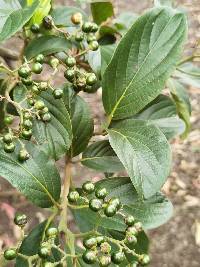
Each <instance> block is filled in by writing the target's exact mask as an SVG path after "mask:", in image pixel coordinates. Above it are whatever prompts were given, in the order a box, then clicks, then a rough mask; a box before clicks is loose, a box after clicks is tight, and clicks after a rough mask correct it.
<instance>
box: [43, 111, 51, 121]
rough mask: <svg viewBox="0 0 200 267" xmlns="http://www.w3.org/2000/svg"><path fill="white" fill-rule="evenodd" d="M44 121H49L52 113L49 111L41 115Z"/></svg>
mask: <svg viewBox="0 0 200 267" xmlns="http://www.w3.org/2000/svg"><path fill="white" fill-rule="evenodd" d="M41 118H42V121H43V122H49V121H50V120H51V114H50V113H49V112H47V113H45V114H43V115H42V116H41Z"/></svg>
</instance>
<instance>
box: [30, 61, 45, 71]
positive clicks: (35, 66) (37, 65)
mask: <svg viewBox="0 0 200 267" xmlns="http://www.w3.org/2000/svg"><path fill="white" fill-rule="evenodd" d="M42 69H43V67H42V64H41V63H39V62H36V63H34V64H33V66H32V72H34V73H36V74H40V73H41V72H42Z"/></svg>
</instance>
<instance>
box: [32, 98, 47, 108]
mask: <svg viewBox="0 0 200 267" xmlns="http://www.w3.org/2000/svg"><path fill="white" fill-rule="evenodd" d="M34 107H35V109H37V110H42V109H43V108H44V107H45V104H44V102H43V101H42V100H38V101H37V102H35V105H34Z"/></svg>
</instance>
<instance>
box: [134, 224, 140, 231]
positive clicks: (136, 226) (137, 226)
mask: <svg viewBox="0 0 200 267" xmlns="http://www.w3.org/2000/svg"><path fill="white" fill-rule="evenodd" d="M134 227H135V229H136V230H137V231H138V232H141V231H142V223H141V222H137V223H135V224H134Z"/></svg>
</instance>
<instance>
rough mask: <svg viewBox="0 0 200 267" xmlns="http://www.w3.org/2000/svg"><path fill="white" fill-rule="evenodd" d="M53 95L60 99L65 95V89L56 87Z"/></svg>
mask: <svg viewBox="0 0 200 267" xmlns="http://www.w3.org/2000/svg"><path fill="white" fill-rule="evenodd" d="M53 96H54V98H55V99H60V98H62V96H63V90H62V89H55V90H54V91H53Z"/></svg>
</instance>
